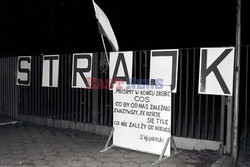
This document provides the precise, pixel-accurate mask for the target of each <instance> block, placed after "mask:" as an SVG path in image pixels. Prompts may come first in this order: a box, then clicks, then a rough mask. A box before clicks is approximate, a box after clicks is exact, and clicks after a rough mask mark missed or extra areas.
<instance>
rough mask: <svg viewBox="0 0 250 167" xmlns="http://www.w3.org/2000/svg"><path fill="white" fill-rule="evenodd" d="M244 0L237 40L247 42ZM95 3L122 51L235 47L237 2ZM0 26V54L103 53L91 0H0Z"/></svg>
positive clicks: (110, 0)
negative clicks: (240, 29) (107, 19)
mask: <svg viewBox="0 0 250 167" xmlns="http://www.w3.org/2000/svg"><path fill="white" fill-rule="evenodd" d="M246 2H247V0H242V31H243V32H242V40H243V41H242V42H243V44H250V40H249V35H250V33H249V31H248V30H249V28H250V26H249V23H248V22H249V20H248V18H247V16H249V13H247V11H246V10H248V9H247V6H249V5H248V4H246ZM96 3H97V4H98V5H99V6H100V7H101V8H102V9H103V11H104V12H105V13H106V15H107V16H108V18H109V20H110V22H111V25H112V27H113V29H114V32H115V34H116V37H117V40H118V43H119V46H120V50H121V51H122V50H124V51H125V50H150V49H168V48H193V47H219V46H234V45H235V24H236V0H206V1H203V0H199V1H198V0H196V1H194V0H189V1H185V0H150V1H146V0H144V1H142V0H96ZM0 25H1V31H0V37H1V43H0V53H16V54H21V55H24V54H40V53H45V54H48V53H73V52H100V51H103V47H102V43H101V38H100V36H99V34H98V31H97V24H96V18H95V13H94V9H93V5H92V1H91V0H2V1H1V5H0ZM107 45H108V43H107ZM110 49H111V48H110V47H108V50H109V51H110Z"/></svg>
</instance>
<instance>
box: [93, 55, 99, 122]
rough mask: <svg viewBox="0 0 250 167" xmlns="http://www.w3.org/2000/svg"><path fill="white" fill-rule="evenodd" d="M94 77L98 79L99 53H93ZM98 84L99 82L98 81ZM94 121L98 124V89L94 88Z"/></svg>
mask: <svg viewBox="0 0 250 167" xmlns="http://www.w3.org/2000/svg"><path fill="white" fill-rule="evenodd" d="M92 77H93V78H96V79H98V53H94V54H93V63H92ZM96 84H97V83H96ZM91 91H92V123H93V124H94V125H96V124H98V108H99V107H98V105H99V102H98V89H92V90H91Z"/></svg>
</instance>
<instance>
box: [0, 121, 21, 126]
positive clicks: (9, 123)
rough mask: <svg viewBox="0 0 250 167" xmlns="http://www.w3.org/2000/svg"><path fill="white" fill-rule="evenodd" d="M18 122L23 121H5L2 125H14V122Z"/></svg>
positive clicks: (0, 124)
mask: <svg viewBox="0 0 250 167" xmlns="http://www.w3.org/2000/svg"><path fill="white" fill-rule="evenodd" d="M17 123H22V122H18V121H11V122H4V123H0V126H3V125H14V124H17Z"/></svg>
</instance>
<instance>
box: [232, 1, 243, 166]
mask: <svg viewBox="0 0 250 167" xmlns="http://www.w3.org/2000/svg"><path fill="white" fill-rule="evenodd" d="M240 47H241V0H237V24H236V52H235V59H236V62H235V85H234V90H235V93H234V110H233V115H234V116H233V143H232V157H233V160H234V161H237V159H238V151H239V146H238V140H239V139H238V131H239V129H238V128H239V87H240V52H241V48H240Z"/></svg>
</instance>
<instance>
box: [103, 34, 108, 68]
mask: <svg viewBox="0 0 250 167" xmlns="http://www.w3.org/2000/svg"><path fill="white" fill-rule="evenodd" d="M101 38H102V44H103V48H104V51H105V55H106V59H107V62H108V65H109V59H108V52H107V49H106V45H105V41H104V38H103V35H102V34H101Z"/></svg>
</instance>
